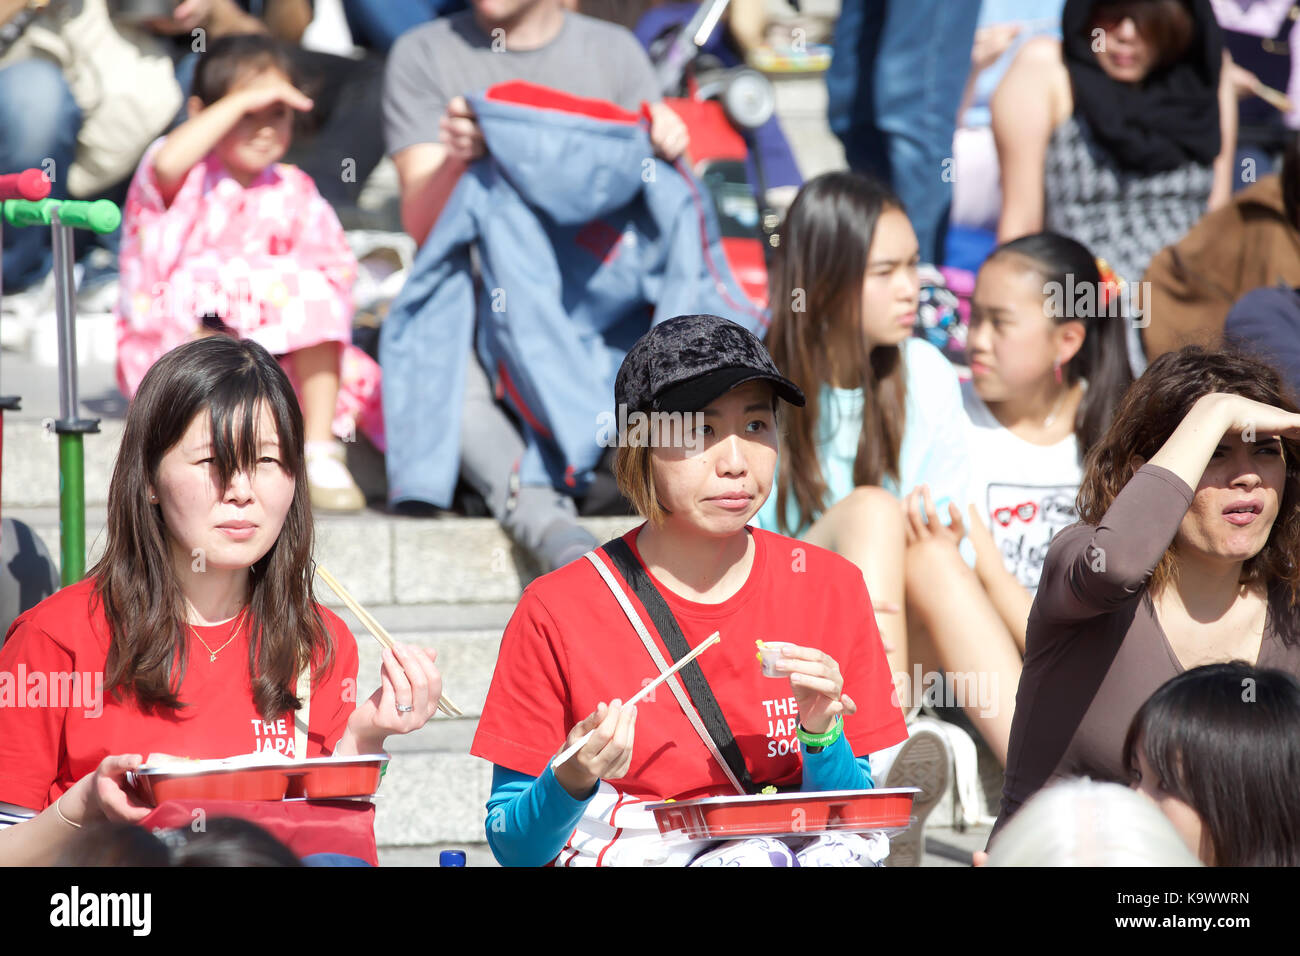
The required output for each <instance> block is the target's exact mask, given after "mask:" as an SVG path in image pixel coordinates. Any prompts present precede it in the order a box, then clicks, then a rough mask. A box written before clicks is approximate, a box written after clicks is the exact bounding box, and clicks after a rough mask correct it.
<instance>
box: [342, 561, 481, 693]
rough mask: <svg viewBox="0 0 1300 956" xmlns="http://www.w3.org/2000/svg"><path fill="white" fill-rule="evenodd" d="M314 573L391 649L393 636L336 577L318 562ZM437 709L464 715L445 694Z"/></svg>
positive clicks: (377, 638)
mask: <svg viewBox="0 0 1300 956" xmlns="http://www.w3.org/2000/svg"><path fill="white" fill-rule="evenodd" d="M316 574H317V575H319V576H320V579H321V580H322V581H324V582H325V583H326V584H328V585H329V586H330V590H331V591H333V592H334V593H335V594H337V595H338V596H339V599H340V600H341V601H342V602H343V603H344V604H346V605H347V607H348V610H349V611H351V612H352V613H353V614H355V615H356V616H357V620H358V621H360V622H361V623H362V625H363V626H364V627H365V629H366V630H367V631H369V632H370V633H371V635H373V637H374V639H375V640H377V641H378V642H379V643H380V644H381V645H383V646H384V647H386V648H388V650H390V651H391V650H392V649H393V638H392V637H391V636H390V635H389V633H388V632H387V631H386V630H384V627H383V625H382V624H380V623H379V622H378V621H376V620H375V619H374V618H373V617H372V616H371V614H370V612H369V611H367V610H366V609H365V608H363V607H362V606H361V605H360V604H359V603H358V602H357V599H356V598H354V597H353V596H352V595H351V594H349V593H348V591H347V588H345V587H344V586H343V585H341V584H339V582H338V579H337V578H335V577H334V575H332V574H330V573H329V572H328V571H326V570H325V568H324V567H322V566H321V565H319V564H318V565H316ZM438 710H440V711H442V713H444V714H446V715H447V716H448V717H464V716H465V713H464V711H462V710H461V709H460V708H459V707H457V706H456V705H455V704H454V703H452V701H451V698H449V697H448V696H447V695H446V694H443V695H442V696H441V697H439V698H438Z"/></svg>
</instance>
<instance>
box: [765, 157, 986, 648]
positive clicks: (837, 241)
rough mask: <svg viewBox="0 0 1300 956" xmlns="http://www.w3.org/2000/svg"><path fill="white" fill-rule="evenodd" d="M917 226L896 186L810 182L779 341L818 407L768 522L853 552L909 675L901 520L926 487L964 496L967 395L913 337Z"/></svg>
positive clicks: (809, 410)
mask: <svg viewBox="0 0 1300 956" xmlns="http://www.w3.org/2000/svg"><path fill="white" fill-rule="evenodd" d="M918 262H919V250H918V246H917V240H916V233H915V232H914V231H913V229H912V225H911V223H910V222H909V221H908V218H907V214H906V212H905V211H904V210H903V207H902V204H901V202H900V201H899V199H898V197H897V196H895V195H894V194H893V193H892V192H891V191H890V190H889V189H888V187H886V186H884V185H882V184H881V183H879V182H876V181H874V180H871V179H868V178H866V177H864V176H860V175H858V174H856V173H849V172H835V173H826V174H824V175H821V176H818V177H816V178H815V179H812V180H809V181H808V182H807V183H805V184H804V186H803V188H802V189H800V191H799V194H798V195H797V196H796V197H795V200H794V203H793V204H792V205H791V207H790V210H789V212H788V213H787V215H786V220H785V224H784V225H783V227H782V229H781V245H780V248H779V250H778V253H777V256H776V261H775V263H774V266H773V269H772V272H771V280H770V281H771V296H770V303H771V306H770V307H771V311H772V324H771V328H770V329H769V331H768V336H767V346H768V349H769V351H770V352H771V354H772V359H773V361H774V362H775V363H776V365H777V368H779V369H781V371H782V374H784V375H787V376H789V378H791V379H792V380H793V381H794V382H795V383H796V384H798V385H799V387H800V388H801V389H803V391H804V394H805V395H806V396H807V400H808V403H807V405H806V406H805V407H804V408H802V409H795V410H794V411H792V412H791V413H790V415H789V416H788V417H787V419H786V421H785V422H784V423H783V429H782V432H783V433H782V446H781V454H780V458H779V459H778V462H777V476H776V477H777V481H776V489H775V491H774V492H773V494H772V495H771V497H769V498H768V501H767V503H766V504H765V505H764V507H763V509H762V510H761V511H760V512H759V513H758V516H757V521H758V524H759V526H760V527H762V528H764V529H768V530H775V531H780V532H781V533H783V534H790V535H794V536H797V537H799V538H802V539H803V540H805V541H807V542H809V543H811V544H815V545H818V546H820V547H824V548H829V549H830V550H832V551H835V552H836V553H838V554H842V555H843V556H844V557H846V558H848V559H849V560H851V561H852V562H853V563H854V564H856V565H857V566H858V567H859V568H861V569H862V573H863V575H864V576H865V578H866V581H867V590H868V591H869V592H870V593H871V597H872V601H873V602H874V603H875V604H876V606H877V607H881V606H882V605H884V606H886V607H887V606H890V605H893V606H896V607H897V608H899V610H900V613H890V614H885V615H883V616H882V617H881V618H880V621H879V623H880V628H881V636H882V638H883V639H884V642H885V647H886V651H887V653H888V655H889V661H890V666H891V668H892V669H893V671H894V672H904V673H906V672H907V669H908V649H907V629H906V623H905V620H904V615H903V614H902V613H901V607H902V604H903V575H902V568H903V546H904V536H903V516H902V510H901V508H900V507H899V500H900V499H901V498H902V497H903V496H904V495H905V494H906V493H907V492H909V491H911V490H912V489H913V488H914V487H916V486H917V485H920V484H922V483H928V484H929V485H930V486H931V487H933V488H935V489H936V493H937V494H938V495H939V496H941V497H942V496H947V497H950V498H952V499H953V500H955V501H959V502H964V501H965V500H966V485H965V480H966V473H967V471H968V463H967V457H966V445H965V441H966V440H965V435H964V432H963V418H964V416H963V414H962V410H961V392H960V389H959V386H958V382H957V375H956V373H955V372H954V370H953V368H952V365H951V364H950V363H949V362H948V360H947V359H945V358H944V357H943V354H942V353H941V352H939V350H938V349H936V348H935V347H934V346H932V345H930V344H929V343H928V342H925V341H923V340H921V339H919V338H916V337H914V336H913V335H912V329H913V326H914V325H915V322H916V309H917V304H918V301H919V296H920V280H919V278H918V275H917V265H918Z"/></svg>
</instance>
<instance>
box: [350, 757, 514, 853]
mask: <svg viewBox="0 0 1300 956" xmlns="http://www.w3.org/2000/svg"><path fill="white" fill-rule="evenodd" d="M491 783H492V765H491V764H489V763H488V762H487V761H486V760H480V759H479V758H477V757H471V756H470V755H469V754H468V753H463V754H451V753H436V752H429V751H419V752H397V753H394V754H393V759H392V760H391V761H390V762H389V765H388V772H387V773H386V774H385V775H384V780H383V784H382V785H381V786H380V788H379V793H378V794H377V795H376V796H375V839H376V841H377V842H378V844H379V845H380V846H383V847H392V846H423V845H429V844H437V843H451V844H460V843H482V842H483V839H484V833H483V821H484V819H485V818H486V816H487V809H486V808H487V798H488V793H489V790H490V788H491Z"/></svg>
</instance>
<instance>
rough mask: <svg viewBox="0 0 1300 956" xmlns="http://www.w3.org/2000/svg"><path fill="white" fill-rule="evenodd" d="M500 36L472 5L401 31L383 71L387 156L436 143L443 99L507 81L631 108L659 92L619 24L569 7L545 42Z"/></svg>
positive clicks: (644, 61)
mask: <svg viewBox="0 0 1300 956" xmlns="http://www.w3.org/2000/svg"><path fill="white" fill-rule="evenodd" d="M503 42H504V41H503V40H500V39H498V40H496V41H494V38H493V37H492V36H491V35H490V34H487V33H484V32H483V30H482V29H481V28H480V27H479V25H478V23H477V22H476V21H475V20H474V11H472V10H465V11H463V12H461V13H457V14H453V15H452V16H449V17H441V18H439V19H437V20H434V21H432V22H430V23H425V24H422V25H421V26H418V27H416V28H415V29H413V30H410V31H408V32H407V33H404V34H402V36H401V37H399V38H398V40H397V43H396V44H394V45H393V49H392V52H391V53H390V54H389V56H388V66H387V72H386V74H385V77H384V140H385V142H386V144H387V148H388V153H389V155H392V154H394V153H398V152H401V151H402V150H403V149H405V148H406V147H408V146H414V145H415V144H417V143H436V142H438V121H439V120H441V119H442V115H443V113H445V112H446V109H447V104H448V102H450V101H451V100H452V99H453V98H454V97H457V96H464V95H466V94H468V93H478V92H481V91H483V90H484V89H486V88H487V87H489V86H492V85H493V84H495V83H502V82H505V81H506V80H527V81H528V82H530V83H537V84H540V85H542V86H549V87H553V88H554V89H558V90H562V91H564V92H565V93H570V94H572V95H574V96H585V97H590V98H593V99H602V100H610V101H612V102H614V103H617V104H618V105H620V106H622V107H623V108H624V109H629V110H637V109H639V108H640V106H641V103H642V102H643V101H648V102H651V103H657V102H658V101H659V100H660V98H661V97H660V95H659V88H658V84H657V83H656V82H655V75H654V68H653V67H652V66H651V65H650V58H649V57H648V56H646V53H645V51H644V50H643V49H642V48H641V44H640V43H639V42H637V39H636V37H635V36H633V35H632V34H631V33H630V32H629V31H627V30H625V29H623V28H622V27H620V26H617V25H616V24H613V23H606V22H604V21H603V20H596V19H594V18H592V17H586V16H583V15H581V14H577V13H569V12H567V11H566V12H565V14H564V24H563V26H561V27H560V32H559V33H558V34H556V36H555V38H554V39H553V40H551V42H549V43H547V44H546V45H545V46H542V47H538V48H537V49H534V50H511V49H509V47H505V48H504V49H503V48H502V43H503ZM494 47H496V49H494Z"/></svg>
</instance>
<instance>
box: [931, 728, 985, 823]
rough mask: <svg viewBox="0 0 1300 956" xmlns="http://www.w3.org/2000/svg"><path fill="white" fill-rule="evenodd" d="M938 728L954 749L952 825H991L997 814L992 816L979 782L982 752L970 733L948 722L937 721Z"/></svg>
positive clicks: (950, 747)
mask: <svg viewBox="0 0 1300 956" xmlns="http://www.w3.org/2000/svg"><path fill="white" fill-rule="evenodd" d="M937 723H938V725H939V726H938V728H937V729H938V730H940V731H941V732H942V733H943V734H944V735H945V736H947V738H948V747H949V749H951V750H952V764H953V771H954V774H953V775H954V783H955V787H954V788H953V807H952V815H953V824H954V825H955V826H956V827H957V828H958V829H961V830H964V829H966V828H967V827H976V826H992V825H993V823H994V822H995V821H996V820H997V817H993V816H989V814H988V812H987V810H988V807H987V805H986V801H985V799H984V792H983V784H982V783H980V770H979V752H978V751H977V750H976V748H975V741H974V740H972V739H971V736H970V734H968V733H966V731H965V730H963V729H962V728H960V727H958V726H957V725H956V724H950V723H948V722H947V721H937Z"/></svg>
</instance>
